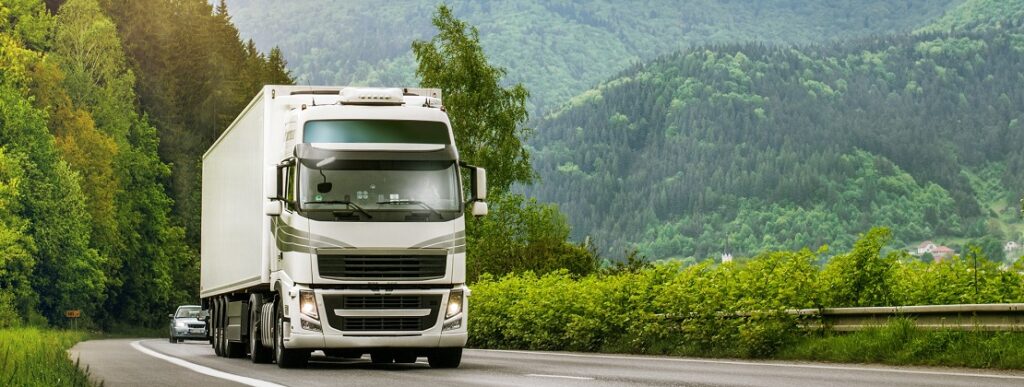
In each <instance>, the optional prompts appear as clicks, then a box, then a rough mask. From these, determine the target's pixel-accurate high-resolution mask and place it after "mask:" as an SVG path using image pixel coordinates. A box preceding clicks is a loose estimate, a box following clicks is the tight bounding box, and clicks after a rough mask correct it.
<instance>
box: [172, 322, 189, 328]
mask: <svg viewBox="0 0 1024 387" xmlns="http://www.w3.org/2000/svg"><path fill="white" fill-rule="evenodd" d="M187 326H188V325H187V324H185V322H184V321H178V322H175V323H174V327H175V328H185V327H187Z"/></svg>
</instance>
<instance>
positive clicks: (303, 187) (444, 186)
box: [299, 160, 461, 214]
mask: <svg viewBox="0 0 1024 387" xmlns="http://www.w3.org/2000/svg"><path fill="white" fill-rule="evenodd" d="M330 168H331V169H327V168H323V169H319V168H316V167H315V166H313V167H310V166H307V165H303V166H302V168H300V172H299V184H300V185H299V195H300V200H301V201H302V204H301V205H302V208H303V210H306V211H335V210H339V211H351V210H353V209H354V208H359V209H360V210H361V211H365V212H366V213H367V214H373V213H374V212H380V211H383V212H387V211H391V212H394V211H404V212H409V211H417V212H421V211H426V212H430V213H438V212H446V211H447V212H451V211H461V195H460V193H459V184H458V174H457V173H456V167H455V162H454V161H451V160H445V161H438V160H345V161H337V162H333V163H331V165H330Z"/></svg>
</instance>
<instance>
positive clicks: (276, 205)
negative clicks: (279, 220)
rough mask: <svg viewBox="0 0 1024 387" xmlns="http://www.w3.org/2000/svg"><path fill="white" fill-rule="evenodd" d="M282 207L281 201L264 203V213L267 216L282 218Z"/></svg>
mask: <svg viewBox="0 0 1024 387" xmlns="http://www.w3.org/2000/svg"><path fill="white" fill-rule="evenodd" d="M281 210H282V205H281V201H280V200H271V201H268V202H266V203H263V213H264V214H267V216H281Z"/></svg>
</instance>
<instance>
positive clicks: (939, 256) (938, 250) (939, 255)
mask: <svg viewBox="0 0 1024 387" xmlns="http://www.w3.org/2000/svg"><path fill="white" fill-rule="evenodd" d="M929 252H930V253H931V254H932V257H933V258H935V262H942V260H944V259H948V258H953V255H955V254H956V251H954V250H953V249H951V248H949V247H946V246H936V247H935V248H934V249H932V251H929Z"/></svg>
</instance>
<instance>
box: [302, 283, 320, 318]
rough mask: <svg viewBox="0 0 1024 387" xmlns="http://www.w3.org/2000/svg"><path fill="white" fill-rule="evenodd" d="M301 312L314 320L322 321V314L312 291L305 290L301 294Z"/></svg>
mask: <svg viewBox="0 0 1024 387" xmlns="http://www.w3.org/2000/svg"><path fill="white" fill-rule="evenodd" d="M299 311H300V312H302V314H304V315H306V316H309V317H311V318H313V319H314V320H319V319H320V313H319V312H318V311H317V307H316V297H315V296H314V295H313V291H312V290H303V291H300V292H299Z"/></svg>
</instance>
